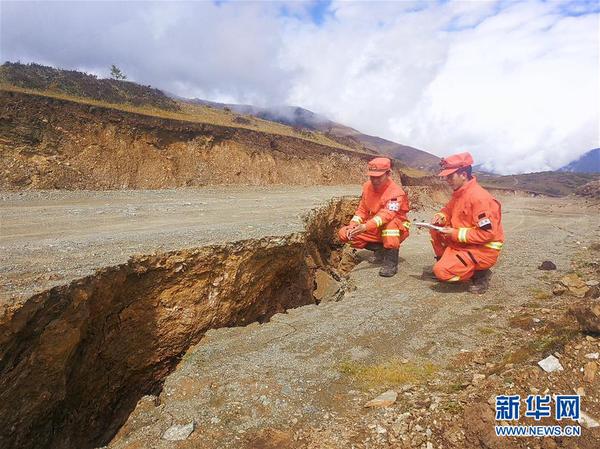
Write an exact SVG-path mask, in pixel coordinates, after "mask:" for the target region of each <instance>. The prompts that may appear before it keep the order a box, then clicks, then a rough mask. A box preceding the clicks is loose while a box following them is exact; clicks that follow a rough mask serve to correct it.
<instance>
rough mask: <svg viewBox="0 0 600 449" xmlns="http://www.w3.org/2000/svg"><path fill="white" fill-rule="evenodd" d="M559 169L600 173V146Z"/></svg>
mask: <svg viewBox="0 0 600 449" xmlns="http://www.w3.org/2000/svg"><path fill="white" fill-rule="evenodd" d="M558 171H563V172H564V171H567V172H575V173H600V148H594V149H593V150H590V151H588V152H587V153H585V154H584V155H583V156H581V157H580V158H579V159H577V160H576V161H573V162H571V163H570V164H567V165H565V166H564V167H562V168H559V169H558Z"/></svg>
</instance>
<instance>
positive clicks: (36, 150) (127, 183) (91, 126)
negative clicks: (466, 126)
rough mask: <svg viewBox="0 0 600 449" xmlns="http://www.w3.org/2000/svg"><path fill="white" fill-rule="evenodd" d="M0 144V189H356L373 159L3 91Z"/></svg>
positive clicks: (261, 134)
mask: <svg viewBox="0 0 600 449" xmlns="http://www.w3.org/2000/svg"><path fill="white" fill-rule="evenodd" d="M0 148H1V152H0V173H1V174H2V177H0V189H10V190H15V189H16V190H20V189H126V188H131V189H155V188H167V187H183V186H203V185H214V184H217V185H222V184H246V185H269V184H288V185H315V184H320V185H334V184H349V183H361V182H362V181H363V180H364V171H365V167H366V161H367V160H368V159H370V158H372V156H371V155H369V154H365V153H360V152H356V151H352V150H350V149H347V150H346V149H343V148H339V147H335V146H327V145H322V144H319V143H316V142H313V141H310V140H305V139H301V138H295V137H291V136H284V135H276V134H269V133H266V132H259V131H254V130H252V129H248V128H234V127H228V126H220V125H214V124H205V123H204V124H203V123H194V122H187V121H183V120H174V119H167V118H161V117H158V116H151V115H142V114H135V113H130V112H125V111H121V110H117V109H111V108H104V107H99V106H93V105H86V104H83V103H77V102H72V101H67V100H63V99H58V98H51V97H44V96H41V95H32V94H26V93H22V92H11V91H5V90H0ZM397 165H399V164H397ZM395 172H396V173H395V174H396V178H397V179H401V178H403V181H409V180H408V178H407V177H405V176H403V175H402V174H401V173H400V172H399V171H398V170H395ZM405 183H407V182H405Z"/></svg>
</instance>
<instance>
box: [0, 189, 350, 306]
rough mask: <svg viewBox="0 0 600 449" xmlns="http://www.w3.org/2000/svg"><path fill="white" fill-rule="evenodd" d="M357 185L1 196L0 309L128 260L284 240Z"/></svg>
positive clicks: (41, 193)
mask: <svg viewBox="0 0 600 449" xmlns="http://www.w3.org/2000/svg"><path fill="white" fill-rule="evenodd" d="M358 194H360V187H359V186H355V185H353V186H335V187H325V186H318V187H286V186H281V187H277V186H275V187H268V188H266V187H251V188H250V187H211V188H202V189H174V190H132V191H73V192H68V191H27V192H4V193H0V304H2V303H7V302H13V301H16V300H19V299H22V298H24V297H28V296H30V295H32V294H34V293H37V292H40V291H42V290H45V289H47V288H50V287H53V286H55V285H60V284H64V283H68V282H70V281H71V280H73V279H76V278H79V277H82V276H86V275H89V274H92V273H93V272H94V271H95V270H96V269H98V268H101V267H105V266H111V265H117V264H120V263H124V262H126V261H127V259H128V258H129V256H131V255H133V254H148V253H153V252H161V251H169V250H176V249H183V248H188V247H197V246H202V245H205V244H209V243H221V242H226V241H235V240H245V239H251V238H259V237H264V236H270V235H286V234H290V233H292V232H298V231H302V230H303V229H304V226H303V221H302V216H303V215H304V214H305V213H307V212H308V211H309V210H311V209H312V208H315V207H316V206H318V205H320V204H323V203H324V202H326V201H328V200H329V199H330V198H332V197H335V196H344V195H358Z"/></svg>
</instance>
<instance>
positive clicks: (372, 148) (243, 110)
mask: <svg viewBox="0 0 600 449" xmlns="http://www.w3.org/2000/svg"><path fill="white" fill-rule="evenodd" d="M190 101H191V102H193V103H196V104H202V105H207V106H211V107H214V108H219V109H229V110H231V111H234V112H236V113H238V114H247V115H253V116H255V117H259V118H261V119H265V120H270V121H274V122H278V123H283V124H284V125H288V126H292V127H295V128H304V129H308V130H311V131H320V132H322V133H324V134H325V135H327V136H328V137H329V138H330V139H333V140H336V141H338V142H339V143H342V144H344V145H348V146H350V147H353V148H357V149H362V150H367V151H369V152H372V153H374V154H375V153H378V154H382V155H386V156H390V157H392V158H394V159H398V160H400V161H402V162H403V163H405V164H406V165H408V166H409V167H413V168H417V169H420V170H425V171H435V170H437V169H438V167H439V161H440V158H439V157H437V156H434V155H433V154H430V153H427V152H426V151H423V150H419V149H417V148H413V147H410V146H407V145H401V144H399V143H396V142H392V141H390V140H386V139H382V138H380V137H375V136H370V135H368V134H363V133H361V132H360V131H357V130H356V129H354V128H350V127H349V126H345V125H342V124H340V123H337V122H334V121H332V120H329V119H328V118H327V117H324V116H322V115H320V114H316V113H314V112H312V111H309V110H308V109H304V108H300V107H295V106H276V107H270V108H261V107H257V106H251V105H243V104H225V103H215V102H211V101H206V100H200V99H194V100H190Z"/></svg>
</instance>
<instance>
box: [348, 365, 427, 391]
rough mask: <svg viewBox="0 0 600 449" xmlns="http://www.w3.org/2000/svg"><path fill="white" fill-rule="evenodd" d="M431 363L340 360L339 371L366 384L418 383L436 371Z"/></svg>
mask: <svg viewBox="0 0 600 449" xmlns="http://www.w3.org/2000/svg"><path fill="white" fill-rule="evenodd" d="M438 370H439V368H438V367H437V366H436V365H434V364H432V363H415V362H407V363H403V362H402V361H401V360H398V359H392V360H389V361H387V362H383V363H379V364H364V363H360V362H354V361H345V362H342V363H341V364H340V366H339V371H340V372H341V373H343V374H346V375H348V376H350V377H352V378H354V379H355V380H358V381H359V382H362V383H364V384H366V385H368V386H382V385H404V384H420V383H423V382H426V381H427V380H428V379H429V378H430V377H431V376H433V375H434V374H435V373H436V372H438Z"/></svg>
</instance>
